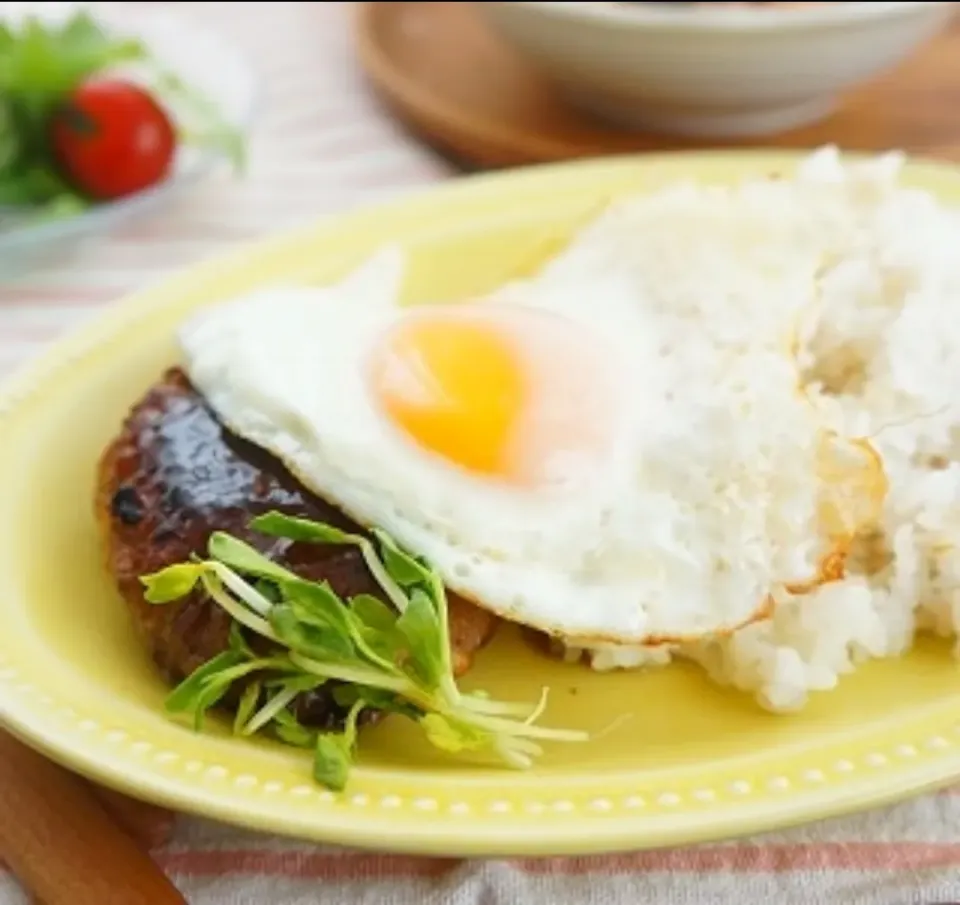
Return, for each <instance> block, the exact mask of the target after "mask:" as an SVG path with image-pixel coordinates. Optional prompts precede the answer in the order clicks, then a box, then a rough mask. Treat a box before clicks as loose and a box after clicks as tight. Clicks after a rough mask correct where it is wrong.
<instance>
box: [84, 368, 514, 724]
mask: <svg viewBox="0 0 960 905" xmlns="http://www.w3.org/2000/svg"><path fill="white" fill-rule="evenodd" d="M96 509H97V520H98V523H99V525H100V529H101V532H102V535H103V541H104V547H105V552H106V557H107V566H108V569H109V570H110V572H111V574H112V575H113V576H114V579H115V581H116V584H117V586H118V588H119V590H120V593H121V595H122V596H123V598H124V600H125V601H126V602H127V605H128V606H129V608H130V612H131V614H132V616H133V619H134V622H135V624H136V626H137V629H138V631H139V633H140V634H141V636H142V637H143V639H144V640H145V642H146V644H147V646H148V648H149V650H150V652H151V655H152V656H153V659H154V661H155V662H156V663H157V665H158V666H159V668H160V669H161V671H162V672H163V674H164V676H165V677H166V678H167V679H168V680H170V681H171V682H179V681H180V680H181V679H183V678H185V677H186V676H188V675H189V674H190V673H192V672H193V671H194V670H195V669H196V668H197V667H198V666H200V665H201V664H203V663H204V662H206V661H207V660H209V659H210V658H211V657H214V656H216V655H217V654H219V653H221V652H222V651H223V650H225V649H226V648H227V636H228V632H229V629H230V624H231V618H230V616H229V615H228V614H227V613H226V612H225V611H224V610H223V609H221V608H220V606H218V605H217V604H216V603H214V602H213V601H211V600H209V599H208V598H207V597H206V596H205V595H204V594H203V592H202V591H200V590H197V591H194V592H193V593H192V594H190V596H188V597H186V598H184V599H183V600H182V601H177V602H175V603H170V604H166V605H164V606H156V605H151V604H149V603H147V602H146V601H145V600H144V597H143V586H142V584H141V583H140V576H142V575H146V574H149V573H151V572H156V571H157V570H159V569H162V568H164V567H165V566H168V565H173V564H174V563H179V562H183V561H184V560H186V559H188V558H189V556H190V555H191V554H192V553H200V554H203V553H204V552H205V551H206V545H207V538H208V537H209V536H210V534H211V533H212V532H213V531H217V530H219V531H226V532H229V533H230V534H233V535H234V536H235V537H238V538H241V539H242V540H244V541H246V542H247V543H249V544H251V545H252V546H254V547H256V548H257V549H258V550H260V551H261V552H262V553H264V554H266V555H267V556H269V557H271V558H272V559H274V560H276V561H277V562H279V563H281V564H282V565H285V566H287V567H288V568H290V569H291V570H293V571H295V572H297V573H298V574H299V575H301V576H303V577H304V578H308V579H310V580H313V581H324V580H325V581H328V582H329V583H330V586H331V587H332V588H333V590H334V591H336V593H337V594H339V595H340V596H342V597H348V596H353V595H355V594H360V593H368V594H376V595H378V596H382V595H381V594H380V591H379V587H378V586H377V584H376V582H375V581H374V579H373V578H372V577H371V576H370V574H369V572H368V571H367V568H366V566H365V565H364V562H363V559H362V556H361V554H360V552H359V550H357V549H356V548H354V547H346V546H338V545H331V546H319V545H316V544H297V543H293V542H291V541H288V540H283V539H277V538H271V537H266V536H264V535H261V534H257V533H256V532H253V531H251V530H250V529H249V528H248V527H247V525H248V523H249V521H250V519H251V518H253V517H254V516H256V515H259V514H261V513H263V512H267V511H269V510H274V509H275V510H279V511H281V512H285V513H287V514H289V515H294V516H300V517H303V518H308V519H313V520H315V521H320V522H326V523H327V524H331V525H335V526H337V527H339V528H341V529H344V530H347V531H351V532H357V533H362V532H361V529H360V528H359V526H357V525H356V524H354V523H353V522H351V521H350V520H349V519H348V518H346V517H345V516H344V515H343V513H341V512H340V511H339V510H337V509H336V508H334V507H333V506H331V505H329V504H328V503H325V502H324V501H323V500H321V499H319V498H318V497H316V496H315V495H313V494H311V493H310V492H308V491H307V490H306V489H305V488H304V487H303V486H302V485H300V484H299V483H298V482H297V481H296V479H295V478H293V477H292V476H291V475H290V474H289V473H288V472H287V471H286V469H285V468H284V466H283V465H282V464H281V463H280V462H279V461H278V460H277V459H275V458H274V457H272V456H271V455H269V454H268V453H266V452H265V451H263V450H262V449H260V448H259V447H256V446H253V445H252V444H250V443H247V442H245V441H243V440H240V439H239V438H237V437H236V436H234V435H232V434H230V433H229V432H228V431H227V430H226V428H225V427H224V426H223V425H222V424H221V423H220V422H219V421H218V419H217V417H216V415H215V414H214V412H213V410H212V409H211V408H210V406H209V405H208V404H207V402H206V400H205V399H204V398H203V396H202V395H201V394H200V393H199V392H198V391H197V390H196V389H195V388H194V387H193V386H192V385H191V383H190V381H189V380H188V378H187V376H186V374H184V372H183V371H181V370H180V369H178V368H174V369H171V370H169V371H167V373H166V374H165V375H164V376H163V379H162V380H161V381H160V382H159V383H158V384H156V385H155V386H154V387H153V388H152V389H151V390H150V391H149V392H148V393H147V395H146V396H145V397H144V398H143V399H142V400H141V401H140V402H139V403H138V404H137V405H136V406H135V407H134V408H133V409H132V410H131V412H130V414H129V415H128V417H127V419H126V421H125V422H124V425H123V429H122V431H121V433H120V435H119V436H118V437H117V438H116V439H115V440H114V441H113V442H112V443H111V444H110V446H109V447H108V448H107V449H106V451H105V452H104V454H103V456H102V458H101V461H100V469H99V480H98V488H97V495H96ZM448 599H449V617H450V639H451V647H452V651H453V662H454V669H455V671H456V673H457V674H458V675H460V674H462V673H463V672H465V671H466V670H467V669H469V668H470V665H471V663H472V660H473V656H474V654H475V653H476V652H477V651H478V650H479V649H480V648H481V647H482V646H483V645H484V643H486V641H487V640H488V639H489V638H490V637H491V635H492V634H493V631H494V629H495V627H496V623H497V619H496V617H495V616H494V615H492V614H491V613H488V612H487V611H485V610H481V609H480V608H478V607H476V606H474V605H473V604H471V603H469V602H468V601H466V600H464V599H463V598H460V597H457V596H456V595H455V594H450V595H449V597H448ZM296 712H297V716H298V718H299V719H300V720H301V721H302V722H304V723H309V724H311V725H316V726H321V727H326V726H331V725H334V724H336V723H337V722H338V721H339V720H341V719H342V718H343V712H342V710H341V709H340V708H339V707H337V705H336V704H334V702H333V700H332V696H331V694H330V693H329V690H328V688H327V686H324V687H322V688H320V689H318V690H317V691H315V692H311V693H310V694H309V695H303V696H301V698H300V699H299V700H298V701H297V705H296Z"/></svg>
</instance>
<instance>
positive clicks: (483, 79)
mask: <svg viewBox="0 0 960 905" xmlns="http://www.w3.org/2000/svg"><path fill="white" fill-rule="evenodd" d="M358 6H359V8H358V11H357V19H356V35H355V36H356V48H357V53H358V57H359V59H360V62H361V65H362V66H363V67H364V69H365V70H366V72H367V74H368V76H369V78H370V80H371V82H372V84H373V85H374V87H375V88H376V89H377V91H378V92H379V93H380V95H381V96H382V97H383V98H384V99H385V101H386V102H387V103H388V105H389V106H390V107H391V108H392V110H393V111H394V112H395V113H396V114H397V115H398V116H399V117H400V118H401V119H402V120H404V121H405V122H406V123H407V124H408V125H410V126H411V127H412V128H414V129H415V130H416V131H417V132H419V133H420V134H422V136H423V137H424V138H425V139H426V140H427V141H429V142H431V143H432V144H434V145H436V146H437V147H438V148H440V149H442V150H444V151H446V152H448V153H451V154H453V155H454V156H456V157H457V158H459V159H460V160H462V161H464V162H466V163H468V164H473V165H475V166H481V167H502V166H515V165H521V164H528V163H537V162H543V161H556V160H566V159H571V158H577V157H591V156H600V155H605V154H618V153H625V152H634V151H664V150H672V149H683V148H698V147H699V148H703V147H706V146H707V144H706V143H704V142H696V141H691V140H685V139H677V138H672V137H669V136H657V135H649V134H636V133H630V132H624V131H620V130H617V129H615V128H612V127H609V126H606V125H604V124H601V123H597V122H595V121H594V120H592V119H591V118H589V117H588V116H586V115H585V114H583V113H580V112H578V111H576V110H573V109H571V108H570V107H569V106H567V105H566V104H565V103H564V102H563V100H562V99H561V98H560V97H559V96H558V95H557V93H556V91H554V90H553V88H552V87H551V86H550V85H549V84H548V83H547V82H546V81H545V80H544V79H543V78H542V77H540V76H539V75H538V73H536V72H535V71H534V70H533V69H532V68H531V67H530V66H529V65H528V64H527V63H526V62H525V61H524V60H523V59H522V58H521V57H520V56H519V55H518V54H517V53H515V52H514V51H513V50H512V49H511V48H510V47H508V46H506V45H505V44H504V43H503V42H502V41H501V40H500V39H499V38H498V37H497V36H496V35H495V34H494V33H493V32H492V31H491V30H490V29H489V28H488V27H487V26H486V24H485V23H484V22H483V21H482V19H481V18H480V16H478V14H477V12H476V11H475V10H474V9H473V8H472V6H471V4H469V3H436V2H406V3H405V2H390V0H387V2H374V3H362V4H359V5H358ZM826 143H835V144H838V145H840V146H841V147H844V148H848V149H851V150H867V151H870V150H887V149H891V148H897V149H902V150H906V151H910V152H913V153H915V154H920V155H923V156H929V157H945V158H949V159H960V20H958V21H956V22H955V23H954V24H953V25H952V26H950V27H948V28H947V29H946V30H945V31H944V32H943V33H942V34H941V35H940V36H938V37H937V38H934V39H933V40H932V41H931V42H930V43H928V44H926V45H925V46H924V47H922V48H921V49H920V50H919V51H917V53H915V54H914V55H913V56H912V57H911V59H909V60H908V61H906V62H905V63H903V64H902V65H901V66H899V67H898V68H897V69H896V70H895V71H893V72H891V73H889V74H888V75H885V76H881V77H880V78H878V79H876V80H874V81H873V82H872V83H871V84H870V85H868V86H866V87H864V88H862V89H859V90H857V91H854V92H853V93H851V94H850V95H849V96H848V97H847V98H846V99H845V102H844V103H843V105H842V106H841V108H840V109H839V110H838V111H837V112H836V113H835V114H834V115H832V116H831V117H830V118H829V119H826V120H824V121H822V122H821V123H818V124H815V125H813V126H806V127H804V128H801V129H796V130H793V131H790V132H786V133H783V134H781V135H778V136H775V137H773V138H766V139H762V140H757V139H752V140H748V141H740V142H722V143H720V142H716V141H712V142H710V143H709V146H712V147H717V146H725V147H736V146H741V147H743V146H747V145H750V146H758V145H762V146H765V147H781V148H811V147H816V146H818V145H822V144H826Z"/></svg>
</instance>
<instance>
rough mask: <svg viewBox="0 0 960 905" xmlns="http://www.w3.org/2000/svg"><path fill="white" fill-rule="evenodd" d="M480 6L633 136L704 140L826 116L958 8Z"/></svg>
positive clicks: (594, 109) (526, 51)
mask: <svg viewBox="0 0 960 905" xmlns="http://www.w3.org/2000/svg"><path fill="white" fill-rule="evenodd" d="M474 5H475V6H476V9H477V11H478V12H479V14H480V15H482V16H484V17H486V19H487V20H488V21H489V22H490V23H491V24H492V26H493V27H494V28H495V29H496V31H497V32H498V33H499V34H500V35H501V36H502V37H503V38H504V39H505V40H506V41H507V42H508V43H510V44H511V45H513V47H514V48H516V49H517V50H519V51H520V52H521V53H522V54H523V55H524V56H525V57H526V58H528V59H529V60H530V61H531V62H532V63H533V64H535V65H536V66H537V67H538V68H539V69H540V70H541V71H542V72H543V73H544V74H545V75H546V76H547V77H549V78H550V79H552V80H553V81H554V82H555V83H556V84H557V85H558V87H559V88H560V89H561V90H562V91H563V92H564V94H565V95H566V97H567V98H568V100H569V101H570V102H571V103H572V104H574V105H575V106H576V107H578V108H580V109H582V110H585V111H587V112H590V113H592V114H595V115H596V116H598V117H600V118H602V119H604V120H606V121H608V122H613V123H616V124H618V125H621V126H625V127H628V128H637V129H643V130H651V131H655V132H662V133H667V134H672V135H677V136H687V137H699V138H735V137H749V136H759V135H766V134H770V133H774V132H780V131H783V130H786V129H790V128H794V127H798V126H801V125H806V124H809V123H812V122H815V121H817V120H819V119H822V118H823V117H825V116H826V115H827V114H828V113H830V111H831V110H832V109H833V107H834V106H835V105H836V103H837V101H838V97H839V95H840V94H841V93H842V92H843V91H845V90H847V89H849V88H852V87H854V86H857V85H859V84H861V83H863V82H865V81H867V80H868V79H871V78H872V77H874V76H877V75H879V74H881V73H882V72H884V71H885V70H888V69H890V68H892V67H893V66H894V65H896V64H897V63H898V62H899V61H900V60H902V59H904V58H905V57H906V56H908V55H909V54H910V53H911V52H913V51H914V50H915V49H917V48H918V47H919V46H920V45H921V44H923V43H924V42H925V41H926V40H927V39H929V38H931V37H932V36H933V35H934V34H936V33H937V32H938V31H939V30H940V29H941V28H943V26H944V25H945V24H946V23H947V22H948V20H949V19H950V18H951V16H952V15H953V13H954V12H955V8H956V6H957V4H956V3H953V2H916V0H914V2H895V0H881V2H848V3H824V4H816V3H813V4H796V8H783V7H779V6H778V5H776V4H771V5H769V6H755V7H735V6H727V5H725V4H723V3H710V4H689V3H604V2H562V3H561V2H480V3H476V4H474ZM801 7H802V8H801Z"/></svg>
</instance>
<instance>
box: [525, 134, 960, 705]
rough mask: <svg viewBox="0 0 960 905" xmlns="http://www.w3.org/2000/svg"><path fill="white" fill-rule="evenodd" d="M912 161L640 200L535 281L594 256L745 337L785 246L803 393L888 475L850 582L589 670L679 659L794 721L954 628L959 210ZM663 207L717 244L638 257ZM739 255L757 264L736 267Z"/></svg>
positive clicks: (959, 462) (812, 171) (958, 559)
mask: <svg viewBox="0 0 960 905" xmlns="http://www.w3.org/2000/svg"><path fill="white" fill-rule="evenodd" d="M901 163H902V161H901V158H900V157H899V156H897V155H886V156H883V157H880V158H877V159H875V160H872V161H869V162H867V163H860V164H856V163H846V162H844V161H842V160H841V158H840V157H839V155H838V154H837V152H836V151H835V150H834V149H824V150H822V151H820V152H818V153H817V154H815V155H812V156H811V157H810V158H809V159H808V160H807V161H806V162H805V164H804V166H803V167H802V168H801V170H800V172H799V173H798V175H797V176H796V178H792V179H780V180H762V181H761V180H754V181H749V182H746V183H744V184H743V185H741V186H739V187H736V188H732V189H717V188H707V187H700V186H686V187H674V188H671V189H668V190H665V191H664V192H661V193H658V194H657V195H656V196H654V197H653V198H639V199H632V200H629V201H627V202H625V203H622V204H620V205H618V206H617V207H616V209H614V210H612V211H610V212H609V213H608V214H607V215H605V216H604V217H602V218H601V219H600V220H599V222H597V223H595V224H593V225H592V226H590V227H589V228H588V229H587V230H585V231H584V233H583V234H582V235H581V236H580V237H579V238H578V239H577V240H576V241H575V242H574V243H573V245H572V247H571V248H570V249H569V251H568V252H566V253H565V254H564V255H562V256H561V257H560V258H559V259H557V260H556V261H555V262H553V263H552V264H551V265H550V267H548V268H547V271H546V273H545V274H544V275H543V276H542V277H541V278H542V279H550V278H556V277H557V276H560V275H562V273H563V272H564V269H565V268H570V267H577V266H579V265H578V262H584V261H586V260H590V262H591V265H592V266H596V265H597V264H598V263H599V262H600V261H603V266H604V268H608V269H609V268H620V269H622V270H624V271H625V272H626V271H627V270H630V271H631V273H632V274H633V275H634V277H635V278H636V279H638V280H639V279H645V280H647V281H648V282H649V280H651V279H674V280H675V281H676V280H682V281H684V284H683V285H684V289H685V291H687V292H688V293H689V295H690V298H691V299H693V298H695V297H697V296H698V295H699V296H701V297H702V296H710V297H711V298H712V299H714V300H721V301H722V302H723V303H724V304H727V305H728V307H729V320H730V329H731V330H732V331H734V332H736V331H737V329H740V330H742V331H743V333H744V335H745V336H749V335H750V331H751V330H754V329H759V326H758V325H760V324H762V322H763V312H757V311H743V310H739V309H738V308H737V299H738V292H737V286H738V283H737V280H749V279H750V273H749V272H748V269H747V268H748V266H749V267H754V268H755V267H756V266H757V260H758V255H759V256H762V254H763V253H764V249H767V250H769V251H770V258H769V260H770V262H771V266H778V262H779V261H782V260H783V259H784V255H785V254H786V252H785V249H786V248H787V246H785V245H783V243H791V247H792V249H793V250H792V251H790V252H789V255H793V256H794V257H793V258H789V255H787V257H788V258H789V259H790V260H791V261H793V262H794V264H795V266H793V264H792V265H791V266H790V268H789V270H790V272H791V274H792V275H793V276H792V277H791V279H792V280H793V282H792V283H791V285H790V286H788V287H786V291H785V293H784V295H785V296H790V298H791V300H789V301H788V302H786V301H785V302H784V304H787V303H789V304H795V301H796V297H797V294H798V293H799V294H802V295H804V296H805V298H806V300H807V301H806V302H805V305H804V319H803V323H802V324H798V329H799V331H800V335H799V345H800V352H799V355H800V360H801V362H802V364H803V366H804V369H805V373H806V377H807V383H806V389H807V392H808V394H809V395H810V398H811V399H812V400H813V402H814V403H815V404H816V405H817V406H819V407H820V408H821V410H822V411H823V413H824V414H825V416H826V417H827V418H828V419H829V422H830V423H831V424H833V425H834V426H835V427H836V428H837V430H838V432H839V433H840V434H842V435H845V436H855V437H858V436H860V437H864V438H867V439H869V441H870V442H871V443H872V445H873V447H874V449H875V450H876V451H877V452H878V453H879V454H880V456H881V458H882V462H883V468H884V472H885V474H886V477H887V481H888V491H887V495H886V498H885V501H884V505H883V513H882V517H881V520H880V524H879V525H876V526H875V527H874V529H872V530H871V531H869V532H866V531H865V532H863V534H862V535H861V536H860V537H859V538H858V539H857V541H856V543H855V545H854V549H853V551H852V553H851V556H850V559H849V561H848V563H847V573H846V575H845V577H844V578H843V579H841V580H838V581H834V582H832V583H829V584H826V585H824V586H823V587H821V588H820V589H819V590H817V591H815V592H813V593H812V594H808V595H805V596H803V597H795V598H790V599H786V600H782V601H780V602H779V603H778V606H777V607H776V609H775V612H774V614H773V615H772V617H771V618H770V619H767V620H764V621H762V622H758V623H755V624H753V625H750V626H747V627H745V628H742V629H740V630H739V631H737V632H735V633H734V634H733V635H731V636H728V637H725V638H718V639H713V640H708V641H700V642H697V643H693V644H689V645H680V646H674V647H667V646H660V647H656V648H636V647H633V648H628V647H616V646H606V647H603V648H595V649H592V650H590V651H587V652H586V653H587V656H588V658H589V659H590V661H591V662H592V665H593V667H594V668H595V669H598V670H609V669H616V668H636V667H640V666H648V667H649V666H662V665H665V664H667V663H669V661H670V659H671V658H672V657H674V656H682V657H685V658H690V659H693V660H695V661H697V662H699V663H700V664H702V666H703V667H704V668H705V670H706V671H707V672H708V674H709V675H710V676H711V678H712V679H714V680H715V681H717V682H718V683H722V684H726V685H730V686H733V687H735V688H737V689H740V690H742V691H745V692H748V693H751V694H753V695H754V696H755V697H756V699H757V701H758V702H759V703H760V704H761V705H762V706H763V707H765V708H768V709H770V710H775V711H791V710H796V709H797V708H800V707H802V706H803V705H804V704H805V702H806V701H807V698H808V695H809V693H810V692H816V691H827V690H829V689H832V688H834V687H835V686H836V685H837V683H838V681H839V680H840V678H841V677H842V676H843V675H845V674H848V673H850V672H851V671H852V670H854V669H856V668H857V666H858V665H859V664H860V663H862V662H864V661H865V660H868V659H871V658H883V657H896V656H898V655H900V654H902V653H904V652H905V651H906V650H907V649H909V647H910V646H911V644H912V642H913V638H914V636H915V634H916V633H917V632H918V631H933V632H936V633H937V634H939V635H942V636H948V637H953V636H955V635H957V633H958V627H960V212H958V211H957V210H954V209H952V208H949V207H946V206H945V205H943V204H941V203H940V202H938V201H937V200H936V199H935V198H934V197H933V196H932V195H930V194H929V193H926V192H924V191H920V190H917V189H913V188H909V187H905V186H904V185H902V184H901V181H900V167H901ZM758 210H761V211H765V212H767V214H768V215H769V216H770V217H771V222H773V223H775V227H773V228H771V230H770V234H768V235H764V236H762V237H761V236H756V235H754V236H750V235H747V234H745V232H744V230H743V229H742V228H740V227H741V225H742V223H743V222H744V220H745V219H747V220H749V217H746V218H745V212H747V213H750V212H753V213H754V214H755V213H756V211H758ZM654 215H655V216H659V217H662V219H663V224H664V229H665V230H667V231H669V230H671V229H675V228H677V225H678V224H681V223H685V221H684V218H687V219H688V221H689V222H688V223H686V224H685V226H684V229H687V228H688V227H689V225H690V224H691V223H694V222H696V223H699V224H700V225H701V226H703V225H704V224H709V225H710V230H711V235H712V237H713V238H712V240H711V242H710V243H709V245H697V243H693V244H692V245H691V246H690V247H689V248H688V249H687V250H686V251H687V252H688V254H686V256H685V257H684V256H681V258H682V260H680V261H675V262H674V263H673V264H672V265H671V264H670V262H669V261H668V260H667V259H668V258H669V253H668V249H667V245H668V244H669V243H668V242H665V245H664V247H663V248H660V249H653V250H649V251H648V252H646V253H645V251H644V249H643V248H640V247H638V246H639V245H642V244H643V242H642V241H640V239H643V238H645V235H646V234H645V229H637V224H642V223H643V221H644V219H645V218H649V217H650V216H654ZM724 217H726V221H725V220H724ZM693 234H694V235H696V230H694V231H693ZM638 236H639V237H640V239H638ZM744 243H746V246H749V253H748V254H744V253H743V251H744V247H746V246H745V245H744ZM758 249H759V251H758ZM738 262H746V263H744V265H743V268H742V270H743V272H739V270H738ZM811 264H814V265H815V266H810V265H811ZM671 266H673V267H674V271H673V272H672V273H671V271H670V267H671ZM651 274H653V276H651ZM805 274H813V276H809V275H807V276H805ZM648 288H649V287H648ZM739 297H741V298H742V297H743V296H742V295H739ZM721 301H718V302H717V304H720V303H721ZM778 303H779V300H778V299H777V298H771V299H770V300H769V304H770V305H771V307H773V308H775V307H776V306H777V305H778ZM571 653H575V651H571Z"/></svg>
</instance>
